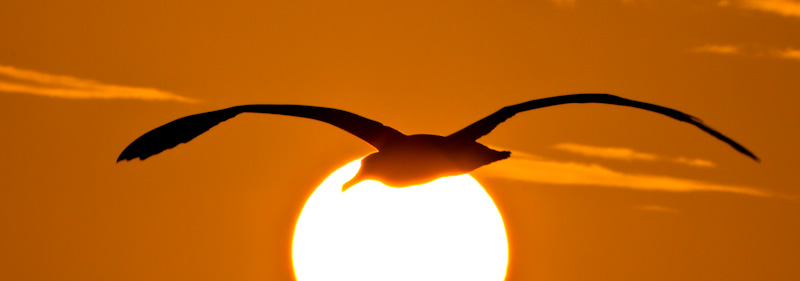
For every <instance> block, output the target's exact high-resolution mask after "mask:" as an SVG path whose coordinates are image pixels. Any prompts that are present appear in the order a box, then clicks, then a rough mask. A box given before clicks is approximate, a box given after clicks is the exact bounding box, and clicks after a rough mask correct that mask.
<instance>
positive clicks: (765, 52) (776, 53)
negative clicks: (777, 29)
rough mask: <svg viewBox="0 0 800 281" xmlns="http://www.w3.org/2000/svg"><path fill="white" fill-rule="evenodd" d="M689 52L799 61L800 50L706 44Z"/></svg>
mask: <svg viewBox="0 0 800 281" xmlns="http://www.w3.org/2000/svg"><path fill="white" fill-rule="evenodd" d="M691 51H693V52H697V53H711V54H719V55H745V56H751V57H772V58H779V59H787V60H795V61H800V49H795V48H784V49H777V48H763V47H753V46H750V47H748V48H743V47H741V46H735V45H721V44H720V45H717V44H708V45H702V46H699V47H695V48H692V49H691Z"/></svg>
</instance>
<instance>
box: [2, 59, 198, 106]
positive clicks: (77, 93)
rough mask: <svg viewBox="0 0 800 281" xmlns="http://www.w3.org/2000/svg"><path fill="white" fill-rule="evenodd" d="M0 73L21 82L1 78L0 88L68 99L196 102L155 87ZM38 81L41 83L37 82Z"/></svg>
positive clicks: (13, 71) (29, 72)
mask: <svg viewBox="0 0 800 281" xmlns="http://www.w3.org/2000/svg"><path fill="white" fill-rule="evenodd" d="M0 76H5V77H8V78H11V79H15V80H18V81H21V82H26V83H21V82H10V81H0V91H3V92H14V93H22V94H31V95H39V96H47V97H56V98H68V99H138V100H152V101H168V100H169V101H179V102H190V103H191V102H197V100H194V99H191V98H187V97H183V96H179V95H176V94H173V93H170V92H167V91H162V90H158V89H153V88H140V87H128V86H119V85H111V84H104V83H101V82H97V81H92V80H88V79H80V78H75V77H70V76H64V75H53V74H47V73H42V72H37V71H32V70H24V69H18V68H15V67H12V66H4V65H0ZM31 83H35V84H38V85H34V84H31Z"/></svg>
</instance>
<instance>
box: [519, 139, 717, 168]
mask: <svg viewBox="0 0 800 281" xmlns="http://www.w3.org/2000/svg"><path fill="white" fill-rule="evenodd" d="M554 148H556V149H559V150H563V151H567V152H571V153H575V154H580V155H583V156H587V157H600V158H606V159H618V160H626V161H633V160H643V161H651V162H652V161H669V162H674V163H680V164H685V165H690V166H696V167H714V166H716V165H715V164H714V162H711V161H708V160H703V159H692V158H686V157H676V158H672V157H663V156H658V155H655V154H650V153H643V152H638V151H635V150H633V149H630V148H624V147H599V146H591V145H584V144H575V143H559V144H557V145H555V146H554ZM515 155H516V154H515Z"/></svg>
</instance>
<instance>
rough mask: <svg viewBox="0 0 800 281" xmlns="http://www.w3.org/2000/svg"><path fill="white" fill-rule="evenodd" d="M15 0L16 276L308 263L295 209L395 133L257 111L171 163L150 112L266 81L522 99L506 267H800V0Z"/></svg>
mask: <svg viewBox="0 0 800 281" xmlns="http://www.w3.org/2000/svg"><path fill="white" fill-rule="evenodd" d="M2 6H3V7H2V8H0V38H2V39H0V40H2V41H1V42H2V44H0V109H2V110H0V128H2V130H3V132H2V136H1V137H0V155H2V156H3V159H2V160H1V161H0V227H2V230H1V231H0V279H2V280H293V278H294V277H293V273H292V265H291V252H290V251H291V241H292V233H293V230H294V223H295V221H296V220H297V217H298V215H299V213H300V211H301V208H302V207H303V204H304V203H305V200H306V198H308V196H309V195H310V194H311V192H312V191H313V190H314V188H315V187H316V186H318V185H319V184H320V183H321V182H322V180H323V179H325V177H327V176H328V175H329V174H330V173H332V172H333V171H334V170H336V169H337V168H339V167H341V166H343V165H344V164H346V163H348V162H350V161H353V160H355V159H358V158H360V157H362V156H364V155H366V154H368V153H370V152H372V147H371V146H369V145H368V144H367V143H365V142H363V141H361V140H359V139H358V138H355V137H353V136H352V135H350V134H348V133H346V132H344V131H342V130H340V129H337V128H335V127H333V126H330V125H327V124H324V123H322V122H317V121H313V120H305V119H300V118H292V117H284V116H266V115H256V114H250V115H242V116H240V117H237V118H235V119H233V120H229V121H227V122H225V123H223V124H222V125H220V126H218V127H216V128H214V129H212V130H211V131H209V133H207V134H204V135H202V136H200V137H198V138H196V139H195V140H193V141H192V142H191V143H189V144H184V145H180V146H178V147H177V148H176V149H172V150H168V151H166V152H164V153H162V154H159V155H156V156H154V157H152V158H149V159H147V160H146V161H143V162H142V161H138V160H136V161H131V162H122V163H119V164H117V163H115V160H116V158H117V156H118V155H119V153H120V152H121V151H122V150H123V149H124V148H125V147H126V146H127V145H128V144H129V143H130V142H131V141H133V140H134V139H136V138H137V137H138V136H140V135H141V134H143V133H145V132H147V131H149V130H151V129H153V128H156V127H158V126H160V125H162V124H164V123H167V122H169V121H172V120H174V119H177V118H180V117H183V116H186V115H190V114H195V113H200V112H205V111H211V110H216V109H220V108H225V107H229V106H234V105H240V104H252V103H279V104H305V105H315V106H326V107H334V108H339V109H343V110H348V111H351V112H353V113H356V114H359V115H362V116H364V117H367V118H371V119H374V120H377V121H380V122H383V123H384V124H386V125H389V126H392V127H394V128H396V129H398V130H400V131H401V132H403V133H406V134H418V133H428V134H442V135H447V134H450V133H453V132H455V131H457V130H459V129H461V128H463V127H464V126H466V125H468V124H470V123H472V122H474V121H477V120H478V119H480V118H482V117H484V116H486V115H488V114H490V113H492V112H494V111H496V110H498V109H500V108H501V107H503V106H506V105H511V104H515V103H520V102H524V101H528V100H532V99H537V98H543V97H548V96H555V95H563V94H572V93H581V92H602V93H611V94H615V95H619V96H622V97H626V98H630V99H635V100H640V101H645V102H650V103H655V104H658V105H662V106H667V107H671V108H675V109H678V110H681V111H684V112H686V113H689V114H692V115H694V116H697V117H699V118H701V119H703V120H704V121H705V122H706V123H707V124H708V125H710V126H711V127H712V128H715V129H717V130H719V131H721V132H722V133H724V134H726V135H728V136H730V137H731V138H732V139H734V140H736V141H737V142H739V143H741V144H743V145H744V146H746V147H747V148H749V149H750V150H752V151H753V152H754V153H755V154H756V155H758V156H759V157H760V158H761V160H762V161H761V163H757V162H754V161H752V160H751V159H749V158H747V157H746V156H743V155H742V154H740V153H738V152H736V151H735V150H733V149H731V148H730V147H729V146H727V145H725V144H724V143H722V142H720V141H718V140H716V139H714V138H713V137H711V136H709V135H707V134H705V133H703V132H702V131H700V130H698V129H696V128H694V127H692V126H690V125H687V124H685V123H680V122H676V121H674V120H672V119H670V118H666V117H664V116H660V115H658V114H653V113H649V112H645V111H642V110H636V109H630V108H622V107H618V106H612V105H594V104H593V105H563V106H557V107H551V108H546V109H540V110H535V111H531V112H526V113H522V114H519V115H517V116H516V117H514V118H512V119H510V120H509V121H507V122H505V123H503V124H502V125H500V126H499V127H498V128H497V129H496V130H494V131H493V132H492V133H491V134H489V135H488V136H486V137H484V138H482V139H480V140H479V141H480V142H481V143H484V144H486V145H488V146H490V147H493V148H496V149H505V150H510V151H512V153H513V154H512V157H511V158H510V159H508V160H504V161H502V162H498V163H495V164H492V165H489V166H486V167H483V168H480V169H478V170H476V171H475V172H473V173H472V175H473V176H474V177H475V178H476V179H477V180H478V181H479V182H480V183H481V184H483V186H484V187H485V189H486V190H487V191H488V192H489V194H490V195H491V196H492V198H493V200H494V201H495V203H496V204H497V206H498V208H499V210H500V212H501V214H502V215H503V218H504V221H505V225H506V231H507V233H508V241H509V247H510V257H509V267H508V272H507V278H506V280H509V281H517V280H554V281H567V280H696V281H701V280H703V281H705V280H800V266H798V265H800V238H798V237H800V201H799V200H800V185H799V184H800V180H798V179H797V176H798V167H800V166H799V165H798V163H797V161H798V159H800V149H799V148H798V144H800V131H799V130H798V128H800V111H798V109H797V107H798V102H799V101H800V1H797V0H709V1H706V0H596V1H590V0H483V1H239V0H232V1H225V2H224V3H223V2H220V1H205V2H203V1H163V0H162V1H153V0H142V1H127V2H126V1H87V0H75V1H30V0H5V1H4V2H3V5H2Z"/></svg>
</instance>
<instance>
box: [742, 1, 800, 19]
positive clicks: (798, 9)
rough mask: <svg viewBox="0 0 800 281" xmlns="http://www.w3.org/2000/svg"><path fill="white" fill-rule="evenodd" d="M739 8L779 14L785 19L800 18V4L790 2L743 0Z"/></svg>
mask: <svg viewBox="0 0 800 281" xmlns="http://www.w3.org/2000/svg"><path fill="white" fill-rule="evenodd" d="M740 4H741V6H742V7H744V8H747V9H752V10H759V11H762V12H768V13H774V14H779V15H782V16H786V17H800V2H798V1H792V0H743V1H741V2H740Z"/></svg>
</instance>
